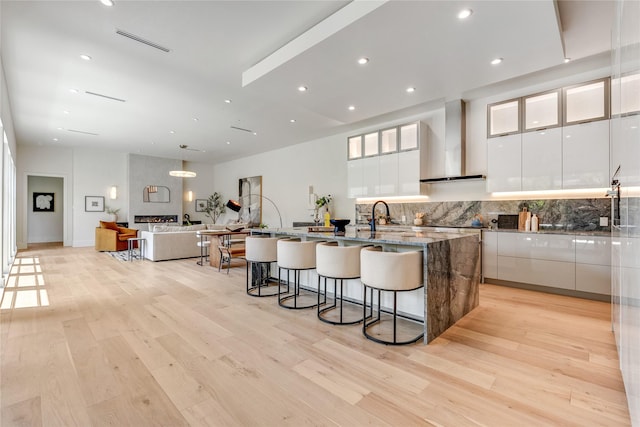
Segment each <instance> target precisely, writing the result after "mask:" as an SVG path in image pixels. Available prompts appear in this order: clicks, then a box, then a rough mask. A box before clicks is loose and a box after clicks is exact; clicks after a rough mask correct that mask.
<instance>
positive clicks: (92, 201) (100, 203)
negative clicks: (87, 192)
mask: <svg viewBox="0 0 640 427" xmlns="http://www.w3.org/2000/svg"><path fill="white" fill-rule="evenodd" d="M84 211H85V212H104V197H102V196H84Z"/></svg>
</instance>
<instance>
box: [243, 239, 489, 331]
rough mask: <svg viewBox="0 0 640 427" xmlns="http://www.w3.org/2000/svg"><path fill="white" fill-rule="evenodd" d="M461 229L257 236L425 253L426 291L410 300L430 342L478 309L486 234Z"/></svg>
mask: <svg viewBox="0 0 640 427" xmlns="http://www.w3.org/2000/svg"><path fill="white" fill-rule="evenodd" d="M455 231H456V230H451V232H435V231H428V232H421V231H411V230H410V229H407V230H389V231H387V230H378V231H377V232H375V233H371V231H370V230H369V229H366V230H361V229H358V228H356V227H347V231H346V233H344V234H343V235H338V234H335V233H333V232H314V231H309V230H308V228H307V227H299V228H282V229H257V230H252V234H255V235H259V234H263V235H269V236H273V237H291V238H300V239H302V240H319V241H320V240H324V241H337V242H338V243H339V244H340V245H379V246H382V247H383V250H384V251H391V252H401V251H410V250H414V251H415V250H419V251H423V272H424V282H425V283H424V284H425V286H424V292H423V293H422V292H415V293H414V292H412V293H410V294H408V295H406V297H407V298H413V299H416V298H419V299H420V300H419V301H414V306H415V307H418V310H414V311H413V312H411V311H410V312H409V313H407V315H408V317H418V318H420V319H424V342H425V343H429V342H431V341H432V340H433V339H435V338H436V337H438V336H439V335H440V334H442V333H443V332H444V331H445V330H447V329H448V328H449V327H450V326H451V325H453V324H454V323H455V322H457V321H458V320H460V319H461V318H462V317H463V316H465V315H466V314H467V313H469V312H470V311H471V310H473V309H474V308H475V307H476V306H477V305H478V300H479V284H480V264H481V262H480V233H465V232H455ZM306 286H309V287H312V288H314V289H315V287H316V282H315V281H314V280H308V281H307V284H306ZM416 295H419V296H416ZM422 296H424V298H423V299H422ZM350 297H351V298H352V299H359V300H360V301H361V300H362V296H361V295H360V296H358V295H356V294H351V295H350ZM410 302H411V301H410ZM383 305H384V304H383Z"/></svg>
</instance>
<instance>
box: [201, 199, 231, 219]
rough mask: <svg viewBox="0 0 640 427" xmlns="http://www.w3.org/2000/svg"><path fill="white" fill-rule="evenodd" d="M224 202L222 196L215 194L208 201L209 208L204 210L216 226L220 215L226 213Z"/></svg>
mask: <svg viewBox="0 0 640 427" xmlns="http://www.w3.org/2000/svg"><path fill="white" fill-rule="evenodd" d="M225 209H226V208H225V206H224V202H223V201H222V194H220V193H218V192H215V193H213V194H212V195H210V196H209V198H208V199H207V207H206V208H205V210H204V214H205V215H206V216H208V217H209V218H211V220H212V221H213V223H214V224H215V223H216V221H217V220H218V218H219V217H220V215H222V214H223V213H224V211H225Z"/></svg>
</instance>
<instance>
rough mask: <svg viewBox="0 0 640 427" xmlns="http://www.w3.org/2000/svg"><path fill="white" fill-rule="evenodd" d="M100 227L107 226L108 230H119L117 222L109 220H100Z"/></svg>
mask: <svg viewBox="0 0 640 427" xmlns="http://www.w3.org/2000/svg"><path fill="white" fill-rule="evenodd" d="M100 228H107V229H109V230H115V231H118V232H119V231H120V227H118V224H116V223H115V222H111V221H100Z"/></svg>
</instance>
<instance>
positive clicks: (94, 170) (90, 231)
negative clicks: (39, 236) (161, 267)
mask: <svg viewBox="0 0 640 427" xmlns="http://www.w3.org/2000/svg"><path fill="white" fill-rule="evenodd" d="M127 165H128V156H127V154H125V153H117V152H113V151H107V150H90V149H79V148H75V149H73V165H72V166H73V168H72V174H71V176H72V179H73V198H72V201H73V202H72V203H73V229H72V233H73V235H72V236H73V242H72V245H73V246H93V245H94V243H95V228H96V227H97V226H98V225H99V221H101V220H103V221H104V220H109V221H110V220H111V216H110V215H109V214H107V213H106V212H85V197H86V196H100V197H104V204H105V206H109V207H111V208H114V209H115V208H120V212H118V219H119V220H120V221H126V218H127V209H128V195H129V190H128V188H129V183H128V182H129V181H128V176H127ZM113 185H115V186H116V187H117V189H118V197H117V199H115V200H110V199H109V190H110V189H111V186H113Z"/></svg>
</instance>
